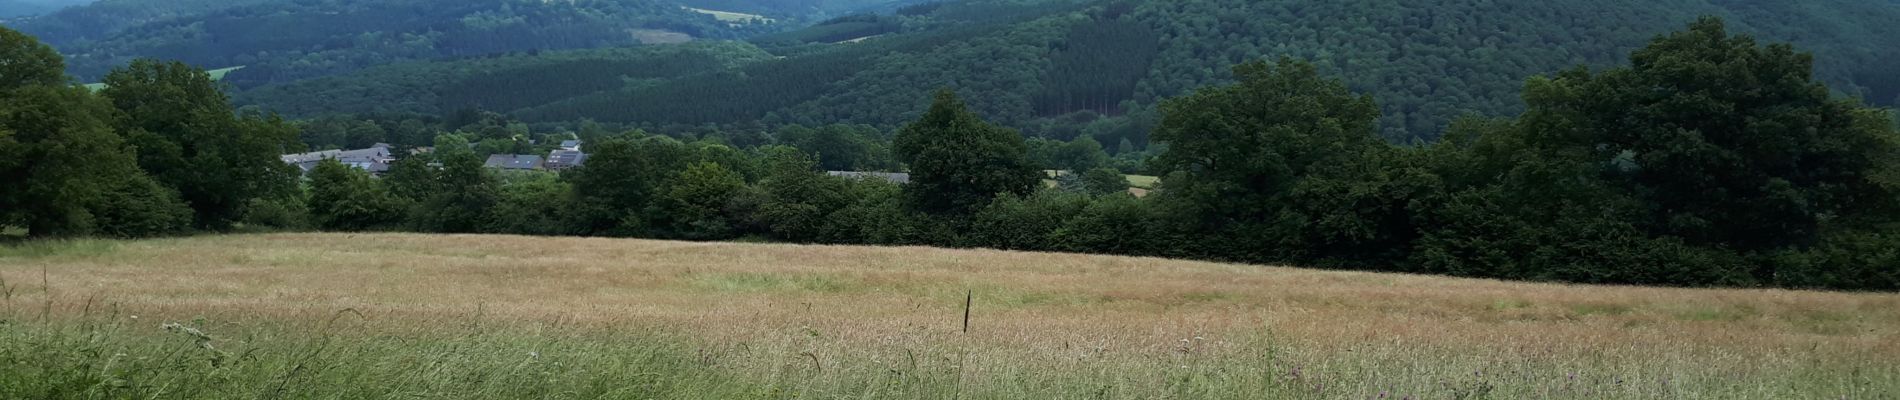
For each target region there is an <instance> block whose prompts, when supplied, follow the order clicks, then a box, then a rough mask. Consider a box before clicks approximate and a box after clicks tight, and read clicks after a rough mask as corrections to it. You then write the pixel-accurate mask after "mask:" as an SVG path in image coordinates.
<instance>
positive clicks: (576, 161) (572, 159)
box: [547, 150, 587, 169]
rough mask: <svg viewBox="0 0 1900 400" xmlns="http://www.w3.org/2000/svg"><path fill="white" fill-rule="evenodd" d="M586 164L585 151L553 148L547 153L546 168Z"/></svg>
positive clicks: (562, 167)
mask: <svg viewBox="0 0 1900 400" xmlns="http://www.w3.org/2000/svg"><path fill="white" fill-rule="evenodd" d="M584 164H587V153H582V152H579V151H573V150H555V151H554V152H551V153H548V162H547V167H548V169H564V168H572V167H578V166H581V165H584Z"/></svg>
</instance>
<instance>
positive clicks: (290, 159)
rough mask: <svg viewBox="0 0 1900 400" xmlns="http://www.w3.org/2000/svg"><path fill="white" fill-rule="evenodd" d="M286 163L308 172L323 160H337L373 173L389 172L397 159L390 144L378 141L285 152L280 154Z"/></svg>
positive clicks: (280, 158)
mask: <svg viewBox="0 0 1900 400" xmlns="http://www.w3.org/2000/svg"><path fill="white" fill-rule="evenodd" d="M278 159H279V160H282V161H283V162H284V163H285V164H290V165H295V166H297V169H298V170H301V171H302V172H303V173H305V174H308V173H310V170H312V169H315V168H317V163H320V162H323V160H336V161H337V162H341V163H343V165H348V166H351V167H356V168H357V169H361V170H364V171H369V173H370V174H373V175H382V174H383V173H385V172H389V164H390V163H392V162H395V161H396V158H395V157H391V156H390V154H389V145H388V144H383V143H377V144H376V146H373V147H370V148H367V149H359V150H324V151H315V152H309V153H298V154H285V155H282V156H278Z"/></svg>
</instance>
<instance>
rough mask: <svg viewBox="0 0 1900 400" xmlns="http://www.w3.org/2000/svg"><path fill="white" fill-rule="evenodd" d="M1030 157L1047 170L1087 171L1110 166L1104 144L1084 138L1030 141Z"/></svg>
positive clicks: (1093, 139)
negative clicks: (1103, 148) (1066, 140)
mask: <svg viewBox="0 0 1900 400" xmlns="http://www.w3.org/2000/svg"><path fill="white" fill-rule="evenodd" d="M1029 156H1030V158H1031V159H1034V160H1035V161H1036V164H1037V165H1039V166H1041V167H1042V168H1046V169H1054V170H1066V171H1087V170H1090V169H1095V168H1098V167H1102V166H1106V165H1108V164H1109V161H1108V153H1106V152H1103V151H1102V143H1101V142H1097V141H1095V138H1091V137H1088V136H1083V137H1079V138H1076V139H1075V140H1073V141H1069V142H1062V141H1059V140H1052V139H1029Z"/></svg>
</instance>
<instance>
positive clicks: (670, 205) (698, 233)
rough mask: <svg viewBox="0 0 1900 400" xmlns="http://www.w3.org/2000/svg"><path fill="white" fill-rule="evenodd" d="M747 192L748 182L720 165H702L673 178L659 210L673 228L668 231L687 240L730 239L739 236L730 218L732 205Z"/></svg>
mask: <svg viewBox="0 0 1900 400" xmlns="http://www.w3.org/2000/svg"><path fill="white" fill-rule="evenodd" d="M743 191H745V179H744V178H742V177H740V176H739V174H738V173H736V172H732V170H731V169H728V168H726V167H725V166H722V165H719V163H715V162H709V161H700V162H695V163H693V164H691V165H688V166H687V167H686V169H685V170H682V171H680V172H679V173H678V176H676V177H674V178H673V182H672V185H671V187H669V188H668V189H667V191H666V193H665V195H664V196H662V198H661V199H660V202H659V207H661V208H663V209H664V210H665V212H666V218H665V219H666V220H668V221H670V222H671V223H672V225H673V226H671V227H669V228H667V231H669V232H673V235H678V236H679V237H681V238H685V239H695V240H712V239H729V238H732V237H733V236H734V233H735V232H736V230H735V228H734V226H733V225H734V222H735V221H732V219H731V218H730V217H728V216H729V215H732V213H730V212H729V210H730V209H732V201H733V200H734V199H736V198H738V197H739V194H740V193H741V192H743Z"/></svg>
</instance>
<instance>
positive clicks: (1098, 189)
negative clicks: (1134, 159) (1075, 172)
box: [1078, 168, 1128, 196]
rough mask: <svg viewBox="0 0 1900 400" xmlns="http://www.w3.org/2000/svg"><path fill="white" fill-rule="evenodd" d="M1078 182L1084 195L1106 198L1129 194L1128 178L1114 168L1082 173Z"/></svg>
mask: <svg viewBox="0 0 1900 400" xmlns="http://www.w3.org/2000/svg"><path fill="white" fill-rule="evenodd" d="M1078 181H1079V182H1080V184H1081V186H1082V187H1081V189H1082V192H1083V193H1088V194H1090V195H1095V196H1106V195H1111V194H1117V193H1128V176H1126V175H1122V172H1121V171H1118V170H1115V169H1114V168H1096V169H1091V170H1088V171H1084V172H1082V174H1081V175H1079V179H1078Z"/></svg>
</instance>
